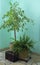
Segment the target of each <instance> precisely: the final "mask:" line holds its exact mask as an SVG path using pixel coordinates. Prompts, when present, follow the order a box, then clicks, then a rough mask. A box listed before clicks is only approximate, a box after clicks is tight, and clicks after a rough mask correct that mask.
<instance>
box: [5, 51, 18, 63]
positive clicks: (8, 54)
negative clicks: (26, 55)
mask: <svg viewBox="0 0 40 65" xmlns="http://www.w3.org/2000/svg"><path fill="white" fill-rule="evenodd" d="M5 59H7V60H9V61H12V62H16V61H18V59H19V58H18V54H17V53H14V52H13V51H6V52H5Z"/></svg>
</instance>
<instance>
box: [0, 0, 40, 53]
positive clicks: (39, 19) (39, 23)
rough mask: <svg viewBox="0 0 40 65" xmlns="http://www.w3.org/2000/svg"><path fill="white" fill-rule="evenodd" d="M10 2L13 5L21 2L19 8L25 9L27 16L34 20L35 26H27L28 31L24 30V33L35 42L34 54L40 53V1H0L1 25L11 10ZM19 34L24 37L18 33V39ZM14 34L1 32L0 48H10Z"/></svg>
mask: <svg viewBox="0 0 40 65" xmlns="http://www.w3.org/2000/svg"><path fill="white" fill-rule="evenodd" d="M9 1H12V2H13V3H14V2H15V1H18V2H19V4H20V5H19V6H20V7H21V8H22V9H24V11H25V15H26V16H28V17H29V18H31V19H33V20H34V25H32V24H30V23H29V25H27V27H28V31H25V30H24V33H25V34H27V35H29V36H30V37H31V38H32V39H33V40H34V41H35V42H36V41H37V43H36V44H35V45H34V49H33V51H34V50H35V51H34V52H37V53H40V0H0V2H1V3H0V4H1V6H0V11H1V13H0V14H1V16H0V25H1V24H2V23H3V21H2V19H1V17H2V16H3V14H4V13H6V11H7V10H9ZM19 34H20V35H22V32H20V31H19V33H18V32H17V39H18V38H19ZM13 36H14V35H13V32H10V33H8V32H7V31H6V30H1V31H0V48H4V47H8V46H9V42H10V37H13Z"/></svg>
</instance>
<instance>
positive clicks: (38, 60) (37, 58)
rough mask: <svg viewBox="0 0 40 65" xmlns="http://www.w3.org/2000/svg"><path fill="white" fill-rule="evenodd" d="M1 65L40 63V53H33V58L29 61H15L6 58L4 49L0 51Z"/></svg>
mask: <svg viewBox="0 0 40 65" xmlns="http://www.w3.org/2000/svg"><path fill="white" fill-rule="evenodd" d="M0 65H40V55H39V56H38V55H34V54H32V59H31V60H29V62H27V63H26V62H23V61H18V62H15V63H13V62H10V61H8V60H6V59H5V51H3V52H0Z"/></svg>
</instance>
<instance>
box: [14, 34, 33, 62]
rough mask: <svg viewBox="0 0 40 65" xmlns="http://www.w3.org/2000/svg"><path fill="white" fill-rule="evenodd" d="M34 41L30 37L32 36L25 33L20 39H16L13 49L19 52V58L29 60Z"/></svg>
mask: <svg viewBox="0 0 40 65" xmlns="http://www.w3.org/2000/svg"><path fill="white" fill-rule="evenodd" d="M33 44H34V42H33V41H32V40H31V39H30V37H28V36H26V35H23V36H21V37H20V40H18V41H16V43H15V44H14V45H13V46H14V47H13V51H15V52H18V53H19V59H21V60H25V61H28V59H30V58H31V57H30V56H29V54H30V52H31V49H30V48H33Z"/></svg>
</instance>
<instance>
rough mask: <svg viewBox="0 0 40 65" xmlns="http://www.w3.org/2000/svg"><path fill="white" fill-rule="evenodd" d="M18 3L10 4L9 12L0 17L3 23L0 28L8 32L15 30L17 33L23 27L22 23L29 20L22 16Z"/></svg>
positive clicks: (22, 12) (22, 11)
mask: <svg viewBox="0 0 40 65" xmlns="http://www.w3.org/2000/svg"><path fill="white" fill-rule="evenodd" d="M18 5H19V4H18V3H17V2H15V3H14V4H12V3H11V2H10V10H9V11H7V12H6V14H4V16H3V17H2V19H3V21H4V23H3V24H2V25H1V27H0V29H1V28H6V27H7V28H8V31H10V30H17V31H19V29H20V27H22V28H23V27H24V25H25V24H24V22H25V21H27V22H29V21H30V20H29V18H27V17H26V16H25V14H24V10H22V9H21V8H20V7H18Z"/></svg>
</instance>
